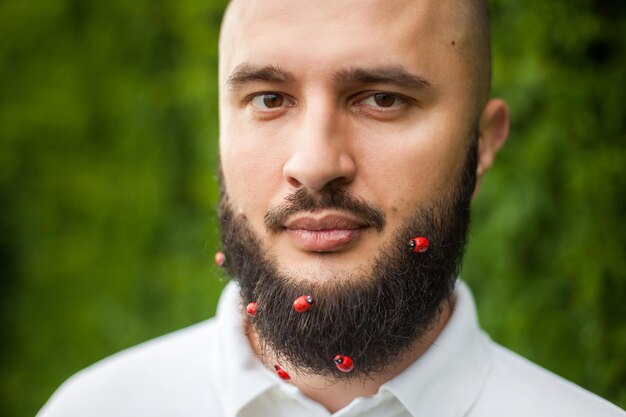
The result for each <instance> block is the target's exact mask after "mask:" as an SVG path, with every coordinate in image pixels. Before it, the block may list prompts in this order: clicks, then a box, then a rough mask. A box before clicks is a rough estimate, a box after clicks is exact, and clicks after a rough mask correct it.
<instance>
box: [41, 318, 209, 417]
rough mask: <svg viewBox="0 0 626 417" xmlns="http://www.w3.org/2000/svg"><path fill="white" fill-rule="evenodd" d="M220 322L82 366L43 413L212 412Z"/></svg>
mask: <svg viewBox="0 0 626 417" xmlns="http://www.w3.org/2000/svg"><path fill="white" fill-rule="evenodd" d="M215 327H216V322H215V321H214V320H208V321H205V322H202V323H199V324H196V325H194V326H191V327H188V328H185V329H182V330H179V331H176V332H174V333H170V334H168V335H165V336H162V337H159V338H157V339H154V340H151V341H148V342H145V343H142V344H140V345H137V346H135V347H132V348H130V349H127V350H124V351H122V352H120V353H117V354H115V355H113V356H110V357H108V358H106V359H104V360H102V361H100V362H98V363H96V364H94V365H92V366H90V367H89V368H86V369H84V370H82V371H80V372H79V373H77V374H75V375H74V376H72V377H71V378H70V379H68V380H67V381H66V382H65V383H64V384H63V385H62V386H61V387H60V388H59V389H58V390H57V392H56V393H55V394H54V395H53V397H52V398H51V399H50V400H49V401H48V403H47V404H46V406H45V407H44V408H43V409H42V410H41V411H40V413H39V414H38V417H56V416H64V417H73V416H77V417H78V416H86V415H89V416H91V417H99V416H112V415H115V416H120V417H122V416H138V415H151V416H160V415H164V416H165V415H168V416H173V415H186V416H194V415H208V414H207V412H209V414H210V411H214V410H215V407H217V406H218V402H217V400H216V398H217V394H216V393H215V389H214V386H215V384H214V382H213V375H212V374H213V373H214V372H211V370H212V369H214V368H215V366H214V361H215V356H216V354H215V350H216V349H217V347H216V346H215V338H216V329H215ZM157 400H158V401H157Z"/></svg>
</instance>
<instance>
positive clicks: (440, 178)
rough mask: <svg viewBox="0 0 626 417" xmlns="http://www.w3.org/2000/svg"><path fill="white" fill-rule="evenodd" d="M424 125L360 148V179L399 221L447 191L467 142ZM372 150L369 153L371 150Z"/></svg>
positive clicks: (380, 137) (460, 136) (382, 136)
mask: <svg viewBox="0 0 626 417" xmlns="http://www.w3.org/2000/svg"><path fill="white" fill-rule="evenodd" d="M438 126H441V124H440V123H432V124H430V123H424V124H420V125H419V126H416V127H410V128H406V129H402V130H400V131H396V132H393V134H382V133H379V134H378V135H377V137H370V139H369V140H367V141H364V142H363V145H362V146H361V148H360V153H361V155H362V160H361V163H360V164H359V166H360V167H361V170H360V172H361V179H362V180H363V183H364V184H369V185H370V186H373V187H375V189H374V190H373V192H374V193H375V194H377V195H378V196H379V197H382V198H383V200H381V201H380V202H379V203H380V204H382V205H384V206H385V208H386V209H387V211H388V212H389V213H390V214H392V215H393V214H394V212H395V213H398V214H399V215H400V217H402V216H403V215H405V214H406V213H405V212H406V211H407V210H413V209H414V206H415V204H419V203H422V202H428V201H430V200H432V199H433V198H434V197H435V196H437V195H438V194H440V193H441V192H442V191H443V190H445V189H447V188H449V187H450V186H451V185H452V184H453V180H454V179H455V178H456V175H455V174H456V172H458V170H459V168H460V165H461V164H462V162H463V161H464V157H465V152H466V142H467V138H466V137H465V135H464V134H463V133H462V132H454V131H445V130H443V129H440V128H438ZM370 148H371V149H370Z"/></svg>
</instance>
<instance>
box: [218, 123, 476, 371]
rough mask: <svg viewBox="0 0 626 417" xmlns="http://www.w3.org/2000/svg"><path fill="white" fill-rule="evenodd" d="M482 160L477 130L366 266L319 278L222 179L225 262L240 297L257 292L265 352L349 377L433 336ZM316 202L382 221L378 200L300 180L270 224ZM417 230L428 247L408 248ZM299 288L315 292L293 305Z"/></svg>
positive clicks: (377, 224) (387, 363)
mask: <svg viewBox="0 0 626 417" xmlns="http://www.w3.org/2000/svg"><path fill="white" fill-rule="evenodd" d="M476 164H477V135H475V137H474V138H472V141H471V143H470V147H469V149H468V153H467V156H466V158H465V163H464V166H463V167H462V169H461V172H460V174H459V176H458V178H457V181H456V183H455V184H454V186H453V187H451V189H450V190H443V191H442V192H440V193H439V194H438V195H437V196H436V197H435V198H433V199H432V200H431V201H430V202H429V203H428V204H416V207H415V211H414V213H412V215H411V216H410V217H409V218H408V219H406V220H405V222H404V224H403V225H402V226H401V227H399V228H398V230H397V231H396V232H395V233H394V237H393V238H392V240H391V241H390V242H388V243H387V244H384V245H382V247H381V249H380V250H379V254H378V255H377V256H376V258H375V259H374V260H373V262H371V263H370V264H368V265H367V266H371V267H370V268H363V267H360V268H355V270H354V271H349V272H347V273H346V272H345V271H342V272H341V273H337V276H336V277H332V278H331V279H325V280H323V281H322V282H320V281H316V279H315V277H314V276H310V274H306V273H301V274H299V275H296V274H297V273H294V274H291V275H290V274H287V273H284V272H283V271H281V270H280V269H279V268H278V266H277V265H278V263H277V260H276V257H275V255H273V254H270V253H269V252H268V251H266V250H264V249H263V244H262V242H261V240H260V239H259V238H258V236H256V235H255V233H254V232H253V231H252V230H251V228H250V226H249V224H248V222H247V220H246V219H245V217H243V216H236V215H235V214H234V210H233V209H232V207H231V204H230V203H229V199H228V193H227V190H225V188H224V186H223V182H222V196H221V204H220V223H221V235H222V244H223V249H224V251H225V253H226V258H227V262H226V263H225V264H224V268H225V269H226V271H227V272H228V273H229V274H230V275H231V276H232V277H234V279H235V280H236V281H237V283H238V284H239V287H240V292H241V297H242V300H243V303H244V305H245V304H247V303H249V302H252V301H254V302H256V303H257V305H258V309H257V314H256V316H255V317H254V318H252V319H250V325H251V326H252V327H253V328H254V331H255V332H256V334H257V336H258V340H259V345H260V346H259V348H260V350H261V354H262V355H263V356H268V357H269V356H270V355H274V356H275V357H276V359H277V360H278V362H279V363H281V364H286V365H287V366H285V368H286V369H287V371H288V372H294V371H295V372H298V373H302V374H305V375H306V374H315V375H321V376H323V377H326V378H329V379H336V380H340V379H343V380H349V379H356V378H372V377H375V376H377V375H381V374H384V373H385V372H388V371H389V370H391V369H393V366H394V363H396V362H397V361H399V359H400V358H401V357H402V355H403V354H405V353H406V352H407V351H408V350H409V349H410V348H411V347H412V346H414V344H415V342H418V341H421V342H424V343H428V344H430V343H431V342H432V341H430V340H424V335H425V334H426V333H427V332H428V331H429V330H430V329H431V328H432V327H433V326H434V325H436V324H437V322H438V318H439V316H440V313H441V311H442V306H443V303H444V302H447V301H448V300H450V298H451V296H452V292H453V289H454V285H455V282H456V276H457V273H458V270H459V267H460V265H461V261H462V257H463V253H464V250H465V245H466V238H467V232H468V228H469V222H470V201H471V196H472V193H473V190H474V185H475V181H476ZM315 209H335V210H339V211H343V212H350V213H352V214H353V215H355V216H357V217H358V218H359V219H362V220H364V221H366V222H367V223H368V224H369V225H370V226H373V227H374V229H376V230H378V231H380V230H382V228H383V227H384V225H385V216H384V214H383V213H382V212H381V211H380V210H379V209H378V208H377V207H376V206H374V205H371V204H368V203H367V202H365V201H362V200H360V199H358V198H355V197H354V196H352V195H350V194H348V193H347V192H346V191H345V190H344V189H341V188H336V189H331V188H329V189H327V190H323V192H321V193H319V195H316V196H312V195H310V194H309V193H308V191H306V190H305V189H299V190H298V191H296V192H295V193H294V194H292V195H290V196H289V197H287V198H286V199H285V201H284V202H283V203H282V204H281V205H279V206H276V207H272V208H270V209H269V210H268V212H267V213H266V216H265V226H266V229H267V230H268V232H270V233H272V232H277V231H278V230H279V229H281V228H282V224H283V220H284V219H286V218H287V217H289V216H290V215H292V214H295V213H297V212H306V211H312V210H315ZM416 236H425V237H427V238H428V240H429V242H430V245H429V248H428V251H427V252H425V253H413V252H412V251H411V250H410V248H409V246H408V244H407V241H408V240H409V239H411V238H414V237H416ZM320 256H321V257H323V256H332V254H330V255H329V254H323V253H320ZM322 260H323V258H322ZM364 261H367V260H364ZM301 295H312V296H313V298H314V300H315V301H314V304H313V306H312V307H311V308H310V309H309V310H308V311H307V312H306V313H303V314H300V313H297V312H296V311H294V309H293V307H292V303H293V301H294V300H295V299H296V298H297V297H299V296H301ZM338 354H340V355H346V356H349V357H350V358H352V359H353V361H354V369H353V370H352V372H349V373H343V372H341V371H340V370H338V369H337V368H336V367H335V364H334V362H333V358H334V357H335V356H336V355H338Z"/></svg>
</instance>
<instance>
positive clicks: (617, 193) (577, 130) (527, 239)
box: [0, 0, 626, 417]
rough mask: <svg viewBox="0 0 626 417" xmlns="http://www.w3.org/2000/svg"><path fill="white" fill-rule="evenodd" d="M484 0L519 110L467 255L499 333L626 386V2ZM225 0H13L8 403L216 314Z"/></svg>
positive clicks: (6, 172) (4, 156)
mask: <svg viewBox="0 0 626 417" xmlns="http://www.w3.org/2000/svg"><path fill="white" fill-rule="evenodd" d="M490 3H491V6H492V17H493V38H494V94H495V95H499V96H503V97H505V98H506V99H507V101H508V102H509V103H510V105H511V111H512V115H513V130H512V135H511V138H510V140H509V142H508V144H507V145H506V146H505V148H504V149H503V151H502V153H501V154H500V156H499V158H498V160H497V161H496V164H495V167H494V168H493V170H492V172H490V173H489V174H488V175H487V178H486V181H485V183H484V184H483V187H482V190H481V193H480V195H479V197H478V198H477V200H476V203H475V209H474V223H473V229H472V241H471V244H470V247H469V249H468V254H467V258H466V264H465V268H464V271H463V276H464V278H465V279H466V280H467V281H469V283H470V285H471V286H472V288H474V290H475V293H476V296H477V299H478V304H479V309H480V316H481V321H482V323H483V325H484V326H485V328H486V329H487V330H488V331H489V333H491V334H492V336H493V338H494V339H495V340H497V341H499V342H500V343H503V344H504V345H506V346H508V347H511V348H512V349H513V350H516V351H518V352H520V353H522V354H523V355H525V356H527V357H529V358H531V359H533V360H535V361H537V362H538V363H540V364H541V365H543V366H545V367H547V368H549V369H551V370H553V371H555V372H557V373H559V374H561V375H564V376H565V377H567V378H569V379H572V380H573V381H575V382H576V383H578V384H581V385H583V386H584V387H586V388H588V389H591V390H592V391H594V392H597V393H598V394H600V395H602V396H606V397H607V398H609V399H610V400H612V401H614V402H616V403H617V404H618V405H620V406H621V407H626V388H625V387H626V359H625V358H626V356H625V355H624V354H623V352H626V320H625V318H626V308H625V307H624V306H625V303H624V301H623V300H624V298H626V260H625V256H624V252H625V248H626V227H625V222H624V220H623V216H624V213H626V195H625V190H626V179H625V176H624V166H626V146H625V145H626V138H625V135H626V133H625V132H626V121H625V117H624V105H623V103H624V99H625V98H626V89H625V88H624V68H626V62H625V60H626V59H625V55H624V47H625V42H626V33H625V30H626V25H624V17H625V15H626V7H625V6H624V4H623V3H620V2H617V1H603V2H600V1H591V0H574V1H567V2H566V1H564V0H559V1H552V2H545V1H539V0H528V1H524V2H519V1H514V0H493V1H491V2H490ZM224 4H225V1H224V0H222V1H217V2H216V1H212V2H205V1H197V0H187V1H184V2H176V1H165V0H159V1H147V0H138V1H134V2H122V1H120V0H113V1H108V2H94V1H87V0H82V1H78V0H74V1H70V0H42V1H39V2H37V3H36V4H35V3H32V2H26V1H6V0H5V1H1V2H0V76H1V77H2V78H1V79H2V88H0V190H1V192H0V199H1V205H0V210H1V213H0V262H1V265H2V271H3V274H2V281H1V284H0V285H1V287H0V289H1V291H0V297H1V298H2V304H1V307H0V311H1V314H0V325H2V328H3V332H2V339H1V340H2V346H3V355H2V374H1V376H0V404H1V406H0V410H2V411H0V415H2V413H4V415H7V416H16V417H22V416H30V415H33V414H34V413H35V412H36V410H37V409H38V408H39V407H40V406H41V405H42V404H43V403H44V401H45V400H46V399H47V398H48V396H49V395H50V394H51V393H52V392H53V390H54V389H55V388H56V387H57V386H58V385H59V384H60V383H61V382H62V381H63V380H64V379H65V378H67V377H68V376H69V375H71V374H72V373H74V372H75V371H77V370H78V369H80V368H82V367H84V366H87V365H88V364H90V363H92V362H93V361H95V360H98V359H100V358H102V357H104V356H106V355H108V354H110V353H112V352H115V351H118V350H120V349H122V348H124V347H127V346H130V345H132V344H135V343H137V342H140V341H142V340H145V339H147V338H150V337H153V336H156V335H159V334H162V333H165V332H167V331H170V330H173V329H176V328H179V327H182V326H184V325H187V324H190V323H192V322H196V321H199V320H202V319H204V318H206V317H209V316H211V315H212V314H213V312H214V309H215V303H216V301H217V298H218V296H219V292H220V289H221V287H222V286H223V280H222V278H223V276H222V275H221V272H220V271H218V269H217V268H215V267H213V266H212V261H211V259H212V256H213V253H214V251H215V250H216V249H217V248H218V247H219V242H218V237H217V236H218V235H217V221H216V216H215V206H216V204H217V201H218V189H217V181H216V163H217V136H218V127H217V80H216V79H217V77H216V73H217V37H218V29H219V22H220V20H221V16H222V11H223V7H224Z"/></svg>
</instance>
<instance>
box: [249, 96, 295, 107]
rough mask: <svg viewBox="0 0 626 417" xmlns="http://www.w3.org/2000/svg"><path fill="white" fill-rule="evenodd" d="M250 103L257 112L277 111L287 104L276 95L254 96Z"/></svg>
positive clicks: (284, 99) (281, 97) (284, 98)
mask: <svg viewBox="0 0 626 417" xmlns="http://www.w3.org/2000/svg"><path fill="white" fill-rule="evenodd" d="M250 103H251V104H252V106H253V107H254V108H256V109H257V110H261V111H263V110H272V109H278V108H280V107H283V106H285V105H287V104H288V100H287V98H286V97H285V96H284V95H282V94H278V93H261V94H257V95H254V96H253V97H252V99H251V100H250Z"/></svg>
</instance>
